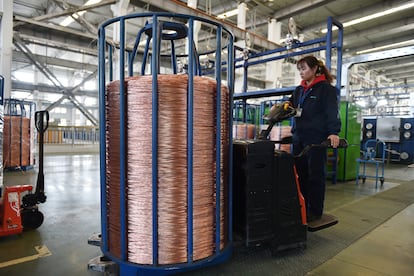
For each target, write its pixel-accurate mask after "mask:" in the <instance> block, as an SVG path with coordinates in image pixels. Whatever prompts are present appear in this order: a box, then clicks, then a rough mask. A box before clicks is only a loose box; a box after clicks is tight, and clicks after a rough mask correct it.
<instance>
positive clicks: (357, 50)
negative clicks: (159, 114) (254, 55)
mask: <svg viewBox="0 0 414 276" xmlns="http://www.w3.org/2000/svg"><path fill="white" fill-rule="evenodd" d="M86 2H87V0H14V1H13V14H14V19H13V20H14V22H13V30H14V35H13V37H14V43H13V45H14V51H13V66H12V70H13V71H15V70H18V69H20V68H24V67H26V66H31V65H33V64H34V61H37V62H40V63H41V64H43V65H40V66H45V67H46V68H47V66H54V67H59V68H61V70H78V71H79V70H80V71H82V72H84V74H83V77H85V78H86V77H93V74H94V73H95V72H96V65H97V45H96V42H97V29H98V27H99V24H101V23H102V22H104V21H106V20H108V19H110V18H113V17H116V16H118V14H119V13H118V11H119V10H120V7H123V8H125V10H126V11H127V13H142V12H159V11H166V12H171V13H185V14H193V15H198V16H205V17H209V18H211V19H213V20H220V21H221V22H222V23H223V24H225V25H226V27H227V28H229V29H230V30H232V31H233V33H234V34H235V36H236V40H243V39H245V38H246V33H247V32H248V33H249V34H250V37H251V38H253V39H252V40H253V44H254V45H252V48H255V49H256V50H257V51H264V50H267V49H272V48H276V47H280V45H282V46H283V43H282V42H281V43H279V44H277V43H273V42H270V41H268V40H267V39H266V38H267V29H268V22H269V20H271V19H275V20H277V21H279V22H281V23H282V33H283V34H284V35H286V34H287V33H288V31H287V25H288V20H289V18H291V17H293V18H294V21H295V22H296V26H297V32H298V35H299V37H301V38H302V39H303V40H309V39H314V38H318V37H321V36H323V35H324V34H323V33H322V30H323V29H324V28H326V22H327V18H328V17H329V16H332V17H334V18H335V19H337V20H338V21H339V22H341V23H342V24H344V26H345V28H344V43H343V58H344V60H346V59H347V58H352V57H355V56H358V55H362V53H364V52H363V51H371V52H378V51H385V50H388V51H389V50H395V51H398V49H401V48H403V47H407V46H409V47H410V46H411V48H410V49H413V47H412V46H414V17H413V16H412V15H413V14H414V1H407V0H405V1H399V0H395V1H383V0H366V1H359V0H358V1H356V0H355V1H354V0H352V1H342V0H337V1H334V0H316V1H297V0H245V1H227V0H202V1H196V2H198V4H197V8H188V6H187V2H190V1H178V0H130V1H116V0H102V1H94V2H95V4H92V5H89V6H84V5H85V3H86ZM191 2H194V1H191ZM240 2H244V3H245V4H246V7H247V9H248V12H247V17H246V30H241V29H239V28H237V16H236V15H233V16H227V17H224V18H222V19H218V18H217V16H218V15H220V14H223V13H226V12H227V13H228V12H229V11H231V10H234V9H237V6H238V4H239V3H240ZM79 11H84V13H83V14H82V15H81V16H80V17H79V18H78V19H76V20H75V21H74V22H72V23H69V24H68V25H66V26H63V24H62V21H63V20H64V19H65V18H67V17H68V16H70V15H73V14H74V13H75V12H79ZM379 13H382V14H379ZM373 14H376V16H377V17H375V16H374V17H375V18H371V19H367V20H366V21H364V22H360V23H358V22H357V23H356V24H353V25H352V24H351V25H349V26H348V24H350V22H352V21H353V20H359V19H366V17H367V16H371V15H373ZM334 35H336V32H335V33H334ZM34 45H35V47H37V49H38V48H39V47H42V49H44V50H43V51H39V50H37V51H36V52H34V51H33V52H32V56H31V57H30V56H28V55H27V53H26V54H25V53H24V52H25V49H26V50H28V51H30V49H33V47H34ZM75 54H77V55H80V56H81V57H82V58H81V59H80V60H79V59H78V60H75V59H74V58H71V57H73V55H75ZM363 70H365V72H369V71H375V72H376V74H379V75H381V79H383V80H386V81H388V82H389V83H392V84H393V85H401V84H413V83H414V55H413V53H409V54H405V55H403V56H401V57H398V55H397V57H393V58H387V56H384V58H381V59H380V60H379V61H375V62H369V63H366V64H364V66H363ZM85 72H86V73H85ZM12 75H13V72H12ZM55 86H56V87H55V88H59V85H55ZM32 88H33V89H36V90H39V91H41V89H45V87H32ZM13 89H27V84H24V85H23V84H22V83H21V82H19V81H17V80H14V81H13ZM47 90H48V92H51V91H52V90H54V89H51V88H49V89H47ZM56 91H60V90H59V89H56ZM71 93H72V94H71V95H75V94H76V93H79V89H76V90H72V91H71Z"/></svg>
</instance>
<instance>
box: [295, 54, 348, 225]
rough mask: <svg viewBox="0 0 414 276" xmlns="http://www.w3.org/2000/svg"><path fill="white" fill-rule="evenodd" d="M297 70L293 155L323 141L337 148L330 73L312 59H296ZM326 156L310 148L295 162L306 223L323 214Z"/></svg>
mask: <svg viewBox="0 0 414 276" xmlns="http://www.w3.org/2000/svg"><path fill="white" fill-rule="evenodd" d="M297 68H298V70H299V73H300V77H301V78H302V81H301V84H300V85H299V86H298V87H296V89H295V91H294V92H293V94H292V97H291V99H290V102H291V104H292V105H293V107H294V108H295V109H296V115H295V118H294V123H293V127H292V134H293V154H294V155H295V156H296V155H299V154H300V153H301V152H302V150H303V149H304V148H305V147H306V146H307V145H311V144H320V143H322V142H323V141H325V140H327V139H329V140H330V143H331V146H332V147H333V148H336V147H338V145H339V136H338V133H339V131H340V130H341V121H340V118H339V111H338V98H337V93H336V91H337V90H336V88H335V87H334V86H332V85H331V82H332V76H331V74H330V73H329V71H328V69H327V68H326V66H325V65H324V64H323V62H322V61H320V60H318V59H317V58H315V57H314V56H305V57H304V58H302V59H300V60H299V61H298V63H297ZM326 157H327V151H326V148H324V147H313V148H311V149H310V150H309V151H308V152H307V153H306V154H304V155H303V156H302V157H300V158H296V161H295V163H296V168H297V171H298V176H299V182H300V188H301V192H302V194H303V196H304V198H305V202H306V207H307V219H308V222H311V221H315V220H317V219H320V218H321V216H322V213H323V207H324V200H325V179H326V160H327V159H326Z"/></svg>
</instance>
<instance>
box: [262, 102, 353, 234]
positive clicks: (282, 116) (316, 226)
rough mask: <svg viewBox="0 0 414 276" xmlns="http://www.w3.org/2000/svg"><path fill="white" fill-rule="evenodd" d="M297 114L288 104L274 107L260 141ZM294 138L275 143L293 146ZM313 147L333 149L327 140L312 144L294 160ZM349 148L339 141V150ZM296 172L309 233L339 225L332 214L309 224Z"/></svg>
mask: <svg viewBox="0 0 414 276" xmlns="http://www.w3.org/2000/svg"><path fill="white" fill-rule="evenodd" d="M295 114H296V110H295V109H294V108H293V107H292V106H291V105H290V104H289V103H288V102H285V103H282V104H276V105H274V106H273V107H272V108H271V109H270V112H269V114H268V115H267V116H265V117H264V118H265V119H266V120H267V121H268V123H269V125H268V127H267V129H265V130H263V131H261V132H260V134H259V137H258V139H260V140H266V139H267V137H268V136H269V134H270V131H271V130H272V128H273V126H274V125H275V124H276V123H278V122H281V121H283V120H286V119H288V118H290V117H293V116H294V115H295ZM291 139H292V137H287V138H285V139H282V140H281V141H277V142H275V143H280V144H291V143H292V141H291ZM313 147H326V148H329V147H331V142H330V141H329V140H326V141H324V142H322V143H321V144H312V145H308V146H306V147H305V148H304V149H303V151H302V152H301V153H300V154H299V155H297V156H294V158H299V157H301V156H303V155H305V154H306V153H307V152H308V151H309V150H310V149H311V148H313ZM346 147H348V142H347V141H346V140H345V139H342V138H341V139H340V141H339V145H338V148H346ZM294 171H295V178H296V186H297V189H298V194H299V200H300V205H301V215H302V222H303V224H307V229H308V231H309V232H315V231H319V230H322V229H325V228H328V227H331V226H333V225H335V224H337V223H338V218H337V217H335V216H334V215H332V214H328V213H324V214H322V216H321V218H319V219H317V220H314V221H310V222H307V221H306V208H305V206H306V205H305V201H304V199H303V196H302V194H301V192H300V186H299V179H298V174H297V173H296V168H294Z"/></svg>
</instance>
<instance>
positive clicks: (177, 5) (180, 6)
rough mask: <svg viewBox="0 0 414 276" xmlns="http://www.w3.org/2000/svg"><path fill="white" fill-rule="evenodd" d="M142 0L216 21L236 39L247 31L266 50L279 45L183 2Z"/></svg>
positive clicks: (160, 7) (242, 36)
mask: <svg viewBox="0 0 414 276" xmlns="http://www.w3.org/2000/svg"><path fill="white" fill-rule="evenodd" d="M143 2H146V3H148V4H150V5H152V6H155V7H157V8H159V9H163V10H165V11H167V12H172V13H181V14H187V15H191V16H197V17H202V18H205V19H208V20H211V21H214V22H217V23H219V24H221V25H223V26H225V27H226V28H227V29H228V30H229V31H230V32H231V33H232V34H233V35H234V37H235V38H237V39H246V34H247V33H249V36H250V39H251V41H252V43H253V44H255V45H257V46H259V47H261V48H264V49H267V50H270V49H276V48H280V47H281V46H280V45H279V44H277V43H274V42H272V41H270V40H268V39H267V38H264V37H262V36H259V35H257V34H255V33H252V32H249V31H246V30H243V29H241V28H239V27H237V26H235V25H234V24H231V23H228V22H226V21H224V20H221V19H218V18H217V17H215V16H212V15H209V14H207V13H205V12H203V11H201V10H198V9H194V8H191V7H189V6H187V5H186V4H185V3H183V2H180V1H177V0H168V1H166V0H144V1H143Z"/></svg>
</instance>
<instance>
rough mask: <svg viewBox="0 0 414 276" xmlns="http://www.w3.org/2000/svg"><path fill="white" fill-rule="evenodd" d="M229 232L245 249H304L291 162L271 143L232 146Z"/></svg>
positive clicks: (248, 142)
mask: <svg viewBox="0 0 414 276" xmlns="http://www.w3.org/2000/svg"><path fill="white" fill-rule="evenodd" d="M233 229H234V232H235V234H236V235H237V236H240V237H241V239H242V240H243V243H244V244H245V246H251V245H257V244H262V243H269V244H270V245H271V248H272V252H274V253H276V252H279V251H282V250H285V249H289V248H296V247H304V246H305V243H306V234H307V226H306V225H303V224H302V214H301V206H300V201H299V194H298V188H297V186H296V174H295V171H294V159H293V156H292V155H291V154H289V153H287V152H284V151H278V150H276V151H275V144H274V143H273V142H271V141H267V140H235V141H234V142H233Z"/></svg>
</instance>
